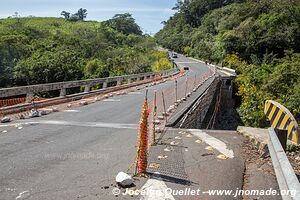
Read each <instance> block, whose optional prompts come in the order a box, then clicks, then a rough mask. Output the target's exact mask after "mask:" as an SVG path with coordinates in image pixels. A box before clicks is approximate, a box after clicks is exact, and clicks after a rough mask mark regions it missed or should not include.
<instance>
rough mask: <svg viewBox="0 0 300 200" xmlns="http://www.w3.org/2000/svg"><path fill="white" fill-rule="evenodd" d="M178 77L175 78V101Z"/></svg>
mask: <svg viewBox="0 0 300 200" xmlns="http://www.w3.org/2000/svg"><path fill="white" fill-rule="evenodd" d="M177 100H178V98H177V79H175V103H176V102H177Z"/></svg>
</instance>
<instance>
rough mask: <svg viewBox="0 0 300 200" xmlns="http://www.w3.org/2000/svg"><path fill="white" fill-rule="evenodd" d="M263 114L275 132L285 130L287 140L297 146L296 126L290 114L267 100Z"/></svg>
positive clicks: (298, 137)
mask: <svg viewBox="0 0 300 200" xmlns="http://www.w3.org/2000/svg"><path fill="white" fill-rule="evenodd" d="M265 114H266V116H267V118H268V119H269V120H270V122H271V127H272V128H274V129H277V130H286V131H287V136H288V139H289V140H291V141H293V142H295V143H296V144H299V142H300V141H299V139H300V135H299V131H298V124H297V121H296V120H295V118H294V116H293V115H292V114H291V112H290V111H289V110H288V109H287V108H285V107H284V106H283V105H281V104H280V103H278V102H276V101H271V100H267V101H266V103H265Z"/></svg>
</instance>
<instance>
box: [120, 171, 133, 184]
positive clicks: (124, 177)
mask: <svg viewBox="0 0 300 200" xmlns="http://www.w3.org/2000/svg"><path fill="white" fill-rule="evenodd" d="M116 182H117V183H118V184H119V185H120V186H122V187H127V186H130V185H132V184H133V182H134V180H133V178H132V177H131V176H130V175H128V174H126V173H125V172H119V173H118V175H117V176H116Z"/></svg>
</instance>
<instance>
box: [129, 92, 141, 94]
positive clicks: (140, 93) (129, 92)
mask: <svg viewBox="0 0 300 200" xmlns="http://www.w3.org/2000/svg"><path fill="white" fill-rule="evenodd" d="M128 94H144V93H142V92H129V93H128Z"/></svg>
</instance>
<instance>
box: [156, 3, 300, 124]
mask: <svg viewBox="0 0 300 200" xmlns="http://www.w3.org/2000/svg"><path fill="white" fill-rule="evenodd" d="M173 9H174V10H176V13H175V14H174V15H173V16H172V17H170V19H169V20H167V21H164V22H162V23H163V24H164V28H163V29H162V30H161V31H160V32H159V33H157V34H156V36H155V38H156V41H157V42H158V43H159V44H160V45H162V46H163V47H165V48H168V49H171V50H173V51H176V52H180V53H183V54H185V55H187V56H191V57H195V58H199V59H202V60H206V61H208V62H211V63H215V64H218V65H220V66H226V67H229V68H232V69H235V70H236V71H237V73H238V76H237V78H236V80H235V94H236V95H237V110H238V112H239V115H240V117H241V120H242V122H243V124H245V125H249V126H255V127H265V126H269V123H268V122H267V120H266V118H265V115H264V112H263V110H264V102H265V100H268V99H270V100H275V101H277V102H280V103H282V104H283V105H284V106H286V107H287V108H288V109H289V110H290V111H291V112H292V113H293V114H294V116H295V117H296V119H297V120H298V121H299V120H300V79H299V76H300V1H298V0H297V1H294V0H272V1H271V0H185V1H178V3H177V4H176V5H175V7H174V8H173Z"/></svg>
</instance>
